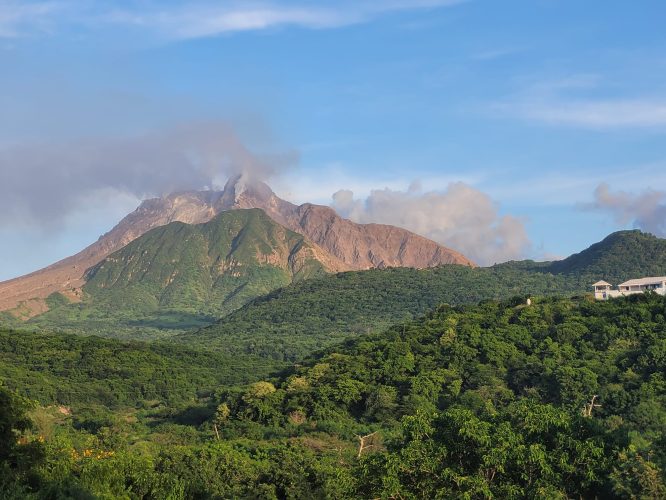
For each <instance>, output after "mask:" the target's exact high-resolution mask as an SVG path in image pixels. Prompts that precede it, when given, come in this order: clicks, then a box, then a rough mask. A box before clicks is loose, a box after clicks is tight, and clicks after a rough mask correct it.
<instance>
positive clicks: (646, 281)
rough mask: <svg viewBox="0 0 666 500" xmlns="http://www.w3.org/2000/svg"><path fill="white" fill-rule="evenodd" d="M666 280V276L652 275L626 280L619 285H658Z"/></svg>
mask: <svg viewBox="0 0 666 500" xmlns="http://www.w3.org/2000/svg"><path fill="white" fill-rule="evenodd" d="M664 281H666V276H652V277H649V278H638V279H635V280H629V281H625V282H624V283H620V284H619V285H618V286H638V285H656V284H658V283H662V282H664Z"/></svg>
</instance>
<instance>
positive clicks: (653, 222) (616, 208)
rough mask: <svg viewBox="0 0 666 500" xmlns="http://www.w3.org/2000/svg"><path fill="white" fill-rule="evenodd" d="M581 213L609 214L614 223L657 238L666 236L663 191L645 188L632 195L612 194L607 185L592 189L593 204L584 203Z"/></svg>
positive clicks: (665, 204)
mask: <svg viewBox="0 0 666 500" xmlns="http://www.w3.org/2000/svg"><path fill="white" fill-rule="evenodd" d="M581 208H582V209H584V210H597V211H601V212H605V213H608V214H610V215H611V216H612V217H613V219H614V220H615V222H616V223H618V224H621V225H627V224H632V225H633V226H634V227H635V228H638V229H642V230H643V231H647V232H649V233H652V234H654V235H656V236H660V237H666V192H664V191H655V190H653V189H647V190H645V191H643V192H642V193H638V194H633V193H628V192H626V191H616V192H614V193H613V192H611V190H610V187H609V186H608V184H606V183H602V184H599V186H597V188H596V189H595V190H594V202H592V203H588V204H583V205H581Z"/></svg>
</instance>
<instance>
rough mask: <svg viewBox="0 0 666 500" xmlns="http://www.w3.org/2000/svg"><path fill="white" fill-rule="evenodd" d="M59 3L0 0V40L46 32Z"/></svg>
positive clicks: (59, 6)
mask: <svg viewBox="0 0 666 500" xmlns="http://www.w3.org/2000/svg"><path fill="white" fill-rule="evenodd" d="M61 8H62V4H61V3H60V2H15V1H6V0H0V38H16V37H19V36H22V35H24V34H29V33H34V32H44V31H48V29H49V27H50V26H51V23H52V20H53V17H54V16H55V15H56V14H57V12H58V11H59V10H60V9H61Z"/></svg>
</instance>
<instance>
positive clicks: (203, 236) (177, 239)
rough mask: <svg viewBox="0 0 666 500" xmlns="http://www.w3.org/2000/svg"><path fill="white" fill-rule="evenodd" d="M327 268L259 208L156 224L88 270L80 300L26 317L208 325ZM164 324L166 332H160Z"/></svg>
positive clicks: (140, 328) (120, 330) (105, 330)
mask: <svg viewBox="0 0 666 500" xmlns="http://www.w3.org/2000/svg"><path fill="white" fill-rule="evenodd" d="M325 272H326V268H325V266H324V265H323V264H322V263H321V262H319V261H318V260H316V259H315V253H314V250H313V248H312V247H311V246H310V244H309V243H308V242H307V241H306V240H305V238H304V237H303V236H302V235H300V234H297V233H294V232H293V231H289V230H288V229H285V228H284V227H282V226H280V225H279V224H277V223H275V222H274V221H273V220H272V219H270V218H269V217H268V216H267V215H266V214H265V213H264V212H263V211H261V210H258V209H252V210H233V211H228V212H222V213H221V214H220V215H218V216H217V217H215V218H214V219H213V220H211V221H210V222H207V223H205V224H198V225H190V224H184V223H181V222H174V223H172V224H168V225H166V226H162V227H159V228H156V229H153V230H151V231H149V232H148V233H146V234H145V235H143V236H141V237H140V238H137V239H136V240H134V241H133V242H131V243H130V244H128V245H127V246H126V247H124V248H122V249H121V250H119V251H117V252H115V253H113V254H111V255H110V256H109V257H107V258H106V259H104V260H103V261H102V262H100V263H99V264H98V265H97V266H95V267H93V268H91V269H90V270H88V271H87V274H86V279H87V283H86V285H85V286H84V287H83V291H84V300H83V302H81V303H76V304H70V303H69V301H68V300H67V299H66V298H65V297H63V296H62V295H60V294H53V295H52V296H51V297H49V299H48V300H47V303H48V305H49V307H50V310H49V311H48V312H47V313H45V314H42V315H40V316H38V317H36V318H33V319H32V320H30V321H29V324H30V325H34V326H36V327H41V328H57V329H61V330H66V331H73V332H82V333H87V334H91V333H94V334H98V335H103V336H111V337H130V338H132V337H133V338H136V337H141V338H151V337H152V338H155V337H157V338H159V337H162V336H165V335H166V334H168V330H169V329H170V330H180V331H182V330H185V329H188V328H195V327H200V326H203V325H207V324H210V323H211V322H212V321H214V319H215V318H219V317H220V316H223V315H224V314H227V313H229V312H231V311H233V310H234V309H237V308H238V307H240V306H242V305H243V304H245V303H246V302H248V301H249V300H251V299H253V298H255V297H258V296H261V295H264V294H266V293H268V292H270V291H271V290H274V289H276V288H278V287H283V286H286V285H288V284H289V283H291V282H292V281H300V280H302V279H306V278H309V277H312V276H317V275H319V274H323V273H325ZM165 330H167V331H165Z"/></svg>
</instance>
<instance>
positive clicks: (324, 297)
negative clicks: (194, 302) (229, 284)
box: [175, 265, 587, 360]
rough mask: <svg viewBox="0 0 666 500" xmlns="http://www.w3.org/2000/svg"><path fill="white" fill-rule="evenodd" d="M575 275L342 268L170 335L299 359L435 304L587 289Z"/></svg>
mask: <svg viewBox="0 0 666 500" xmlns="http://www.w3.org/2000/svg"><path fill="white" fill-rule="evenodd" d="M586 289H587V285H586V284H585V283H581V282H580V280H579V279H578V278H577V277H575V276H556V275H552V274H548V273H535V272H531V271H525V270H522V269H514V268H511V267H491V268H470V267H467V266H453V265H449V266H442V267H438V268H433V269H421V270H416V269H406V268H394V269H384V270H371V271H362V272H347V273H339V274H337V275H332V276H326V277H322V278H318V279H313V280H307V281H304V282H301V283H298V284H296V285H294V286H290V287H286V288H283V289H279V290H277V291H275V292H272V293H270V294H268V295H266V296H264V297H260V298H259V299H257V300H255V301H253V302H251V303H250V304H248V305H247V306H245V307H243V308H241V309H239V310H238V311H236V312H234V313H232V314H230V315H229V316H226V317H224V318H222V319H221V320H220V321H219V322H218V323H217V324H215V325H213V326H210V327H208V328H204V329H202V330H199V331H192V332H188V333H186V334H183V335H180V336H178V337H176V338H175V340H178V341H181V342H186V343H188V344H191V345H200V346H204V345H205V346H206V347H207V348H214V349H220V350H222V351H224V352H229V353H244V354H257V355H260V356H264V357H270V358H276V359H288V360H296V359H300V358H301V357H303V356H305V355H307V354H309V353H311V352H312V351H314V350H316V349H319V348H321V347H323V346H326V345H331V344H333V343H335V342H338V341H340V340H341V339H344V338H348V337H349V336H355V335H359V334H366V333H369V332H378V331H381V330H383V329H384V328H386V327H387V326H389V325H391V324H393V323H395V322H396V321H401V320H405V319H411V318H414V317H418V316H420V315H422V314H424V313H425V312H426V311H429V310H430V309H432V308H434V307H435V306H437V305H438V304H440V303H443V302H446V303H449V304H453V305H461V304H473V303H476V302H478V301H479V300H484V299H495V300H499V299H502V298H507V297H511V296H512V295H517V294H522V295H525V296H528V295H533V294H540V295H552V294H563V293H564V294H567V293H572V292H580V293H584V292H585V291H586Z"/></svg>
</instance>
